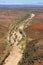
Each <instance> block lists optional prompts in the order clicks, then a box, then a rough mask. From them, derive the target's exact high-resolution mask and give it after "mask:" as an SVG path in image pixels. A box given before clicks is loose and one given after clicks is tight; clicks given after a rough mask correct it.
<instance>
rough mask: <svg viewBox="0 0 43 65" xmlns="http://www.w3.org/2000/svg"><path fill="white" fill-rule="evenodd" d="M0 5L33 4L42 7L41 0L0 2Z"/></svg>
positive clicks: (8, 0) (42, 0)
mask: <svg viewBox="0 0 43 65" xmlns="http://www.w3.org/2000/svg"><path fill="white" fill-rule="evenodd" d="M0 4H33V5H34V4H35V5H39V4H40V5H43V0H0Z"/></svg>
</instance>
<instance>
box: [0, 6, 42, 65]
mask: <svg viewBox="0 0 43 65" xmlns="http://www.w3.org/2000/svg"><path fill="white" fill-rule="evenodd" d="M12 64H13V65H14V64H15V65H43V8H40V7H39V8H28V7H27V8H25V7H23V8H11V9H7V10H6V8H5V10H2V11H1V10H0V65H12Z"/></svg>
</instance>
